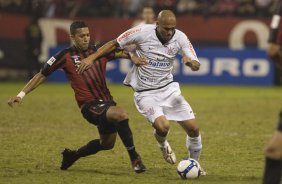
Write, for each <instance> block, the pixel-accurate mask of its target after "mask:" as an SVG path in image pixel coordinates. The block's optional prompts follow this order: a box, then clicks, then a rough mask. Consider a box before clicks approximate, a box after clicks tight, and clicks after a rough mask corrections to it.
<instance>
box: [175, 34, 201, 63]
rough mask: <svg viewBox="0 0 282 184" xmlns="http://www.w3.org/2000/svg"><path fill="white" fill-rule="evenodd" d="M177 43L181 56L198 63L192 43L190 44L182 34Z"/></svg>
mask: <svg viewBox="0 0 282 184" xmlns="http://www.w3.org/2000/svg"><path fill="white" fill-rule="evenodd" d="M179 43H180V46H181V51H182V54H183V55H185V56H186V57H188V58H191V59H192V60H195V61H198V62H200V61H199V59H198V57H197V54H196V52H195V50H194V48H193V45H192V43H191V42H190V40H189V39H188V37H187V36H186V35H185V34H184V33H182V34H181V36H180V39H179Z"/></svg>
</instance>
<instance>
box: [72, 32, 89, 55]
mask: <svg viewBox="0 0 282 184" xmlns="http://www.w3.org/2000/svg"><path fill="white" fill-rule="evenodd" d="M71 38H72V40H73V42H74V44H75V46H76V47H78V48H79V49H81V50H87V49H88V46H89V42H90V33H89V29H88V27H83V28H79V29H76V32H75V34H74V35H71Z"/></svg>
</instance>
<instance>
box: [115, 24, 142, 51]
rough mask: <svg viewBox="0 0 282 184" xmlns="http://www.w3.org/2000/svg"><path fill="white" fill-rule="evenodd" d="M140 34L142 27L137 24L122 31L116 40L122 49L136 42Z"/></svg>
mask: <svg viewBox="0 0 282 184" xmlns="http://www.w3.org/2000/svg"><path fill="white" fill-rule="evenodd" d="M141 35H142V27H140V26H137V27H134V28H131V29H129V30H127V31H125V32H124V33H122V34H121V35H120V36H119V37H118V38H117V42H118V44H119V46H120V47H121V48H122V49H124V48H125V46H126V45H129V44H133V43H136V42H138V40H139V39H140V37H141Z"/></svg>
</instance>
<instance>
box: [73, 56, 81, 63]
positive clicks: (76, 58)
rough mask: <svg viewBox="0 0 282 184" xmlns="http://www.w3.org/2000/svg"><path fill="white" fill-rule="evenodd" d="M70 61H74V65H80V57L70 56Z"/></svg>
mask: <svg viewBox="0 0 282 184" xmlns="http://www.w3.org/2000/svg"><path fill="white" fill-rule="evenodd" d="M71 58H72V60H73V61H74V63H75V64H78V63H80V56H71Z"/></svg>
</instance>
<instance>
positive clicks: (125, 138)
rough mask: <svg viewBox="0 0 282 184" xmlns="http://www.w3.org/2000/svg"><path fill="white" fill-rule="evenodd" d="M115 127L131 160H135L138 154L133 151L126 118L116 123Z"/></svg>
mask: <svg viewBox="0 0 282 184" xmlns="http://www.w3.org/2000/svg"><path fill="white" fill-rule="evenodd" d="M116 128H117V132H118V135H119V137H120V138H121V140H122V142H123V144H124V146H125V147H126V149H127V151H128V154H129V157H130V160H131V161H133V160H135V159H136V158H137V157H138V154H137V152H136V151H135V146H134V143H133V136H132V132H131V129H130V128H129V125H128V119H126V120H122V121H120V122H118V123H116Z"/></svg>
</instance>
